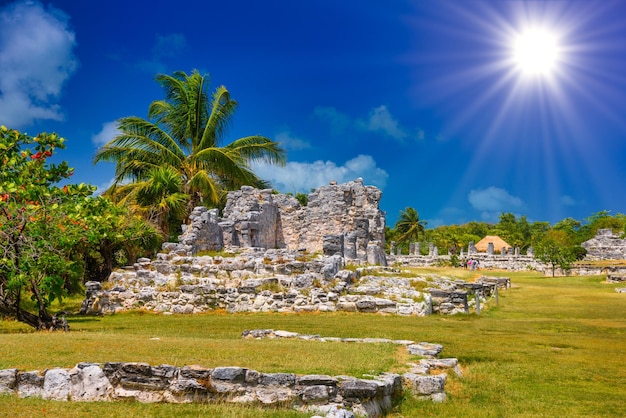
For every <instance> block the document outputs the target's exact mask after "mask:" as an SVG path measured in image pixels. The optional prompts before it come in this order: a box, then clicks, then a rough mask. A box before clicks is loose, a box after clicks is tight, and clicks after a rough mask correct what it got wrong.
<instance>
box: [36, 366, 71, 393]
mask: <svg viewBox="0 0 626 418" xmlns="http://www.w3.org/2000/svg"><path fill="white" fill-rule="evenodd" d="M70 387H71V384H70V374H69V371H68V370H67V369H52V370H48V371H47V372H46V375H45V376H44V382H43V393H42V398H44V399H52V400H55V401H67V400H68V397H69V395H70Z"/></svg>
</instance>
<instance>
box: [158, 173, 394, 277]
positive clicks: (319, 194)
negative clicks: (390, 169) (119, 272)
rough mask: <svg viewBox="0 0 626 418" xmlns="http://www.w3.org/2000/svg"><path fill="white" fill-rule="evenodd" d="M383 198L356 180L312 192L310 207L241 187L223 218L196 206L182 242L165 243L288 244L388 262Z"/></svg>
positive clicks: (183, 248)
mask: <svg viewBox="0 0 626 418" xmlns="http://www.w3.org/2000/svg"><path fill="white" fill-rule="evenodd" d="M381 196H382V192H381V191H380V189H378V188H376V187H374V186H364V185H363V181H362V180H361V179H357V180H355V181H351V182H348V183H344V184H335V183H334V182H333V183H331V184H330V185H328V186H322V187H320V188H319V189H317V190H315V191H314V192H313V193H311V194H310V195H309V197H308V205H307V206H301V205H300V203H299V202H298V201H297V200H296V199H295V198H294V197H292V196H288V195H282V194H273V193H272V191H271V190H269V189H268V190H259V189H255V188H253V187H250V186H243V187H241V189H240V190H237V191H232V192H228V195H227V202H226V206H225V208H224V211H223V217H222V218H218V216H217V212H216V211H214V210H213V211H208V210H207V209H206V208H202V207H198V208H195V209H194V211H193V212H192V214H191V215H190V224H189V225H184V226H183V233H182V235H181V236H180V237H179V242H180V244H167V246H168V248H169V249H170V250H172V251H175V252H178V253H181V254H188V255H191V254H197V253H198V252H200V251H204V250H220V249H222V248H225V247H226V248H228V247H233V246H234V247H242V248H264V249H274V248H284V249H288V250H291V251H297V250H305V251H308V252H310V253H322V252H326V253H327V254H328V255H332V254H339V255H342V256H344V257H346V258H348V259H360V260H368V261H369V262H370V263H374V264H382V265H385V263H386V260H385V256H384V251H383V248H384V245H385V213H384V212H382V211H381V210H380V209H379V202H380V198H381ZM328 237H335V238H334V240H335V241H334V242H335V243H333V244H332V250H329V248H331V247H328V248H326V249H325V239H327V238H328ZM331 241H332V238H331ZM331 253H332V254H331Z"/></svg>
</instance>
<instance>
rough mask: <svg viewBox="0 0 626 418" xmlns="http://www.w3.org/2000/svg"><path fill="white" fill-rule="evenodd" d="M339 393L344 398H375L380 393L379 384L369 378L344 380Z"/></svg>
mask: <svg viewBox="0 0 626 418" xmlns="http://www.w3.org/2000/svg"><path fill="white" fill-rule="evenodd" d="M339 394H340V395H341V396H343V397H344V398H362V399H368V398H373V397H375V396H376V395H377V394H378V385H377V384H376V383H374V382H372V381H369V380H362V379H349V380H344V381H343V382H341V383H340V384H339Z"/></svg>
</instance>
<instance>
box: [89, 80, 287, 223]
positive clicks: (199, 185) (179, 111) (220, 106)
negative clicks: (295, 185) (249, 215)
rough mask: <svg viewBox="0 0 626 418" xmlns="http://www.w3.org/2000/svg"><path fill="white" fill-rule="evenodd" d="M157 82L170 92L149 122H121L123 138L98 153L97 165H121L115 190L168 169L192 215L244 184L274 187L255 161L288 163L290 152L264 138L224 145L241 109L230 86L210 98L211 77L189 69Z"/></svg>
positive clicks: (154, 105)
mask: <svg viewBox="0 0 626 418" xmlns="http://www.w3.org/2000/svg"><path fill="white" fill-rule="evenodd" d="M156 80H157V82H158V83H159V84H161V86H162V87H163V89H164V90H165V99H163V100H157V101H154V102H152V104H151V105H150V108H149V110H148V120H146V119H143V118H140V117H137V116H130V117H124V118H121V119H119V120H118V128H119V130H120V131H121V134H119V135H118V136H116V137H115V138H113V140H111V141H110V142H109V143H108V144H106V145H105V146H104V147H102V148H100V149H99V150H98V151H97V152H96V156H95V158H94V161H95V162H96V163H97V162H100V161H109V162H115V163H116V168H115V181H114V184H113V186H112V187H113V190H115V187H117V186H119V185H123V184H125V183H136V182H145V181H148V179H149V178H150V175H151V174H150V173H152V174H154V173H155V172H154V171H153V170H154V169H155V168H157V167H167V168H169V169H171V170H173V171H174V172H176V173H177V174H178V176H179V177H180V180H181V189H180V191H179V192H180V193H182V194H184V195H187V196H188V204H187V208H186V214H187V216H188V214H189V213H190V212H191V209H193V208H194V207H195V206H197V205H199V204H200V203H202V204H204V205H207V206H216V205H218V204H219V203H220V201H221V200H222V199H223V197H224V195H225V192H226V191H228V190H234V189H238V188H239V187H241V186H242V185H250V186H254V187H262V188H266V187H269V184H268V183H267V182H265V181H263V180H262V179H260V178H259V177H257V176H256V174H255V173H254V172H253V171H252V169H251V168H250V163H251V162H253V161H259V160H261V161H265V162H267V163H270V164H279V165H284V164H285V160H286V157H285V151H284V150H283V149H282V148H281V147H280V145H279V144H278V143H277V142H273V141H271V140H270V139H268V138H265V137H263V136H259V135H254V136H247V137H244V138H239V139H236V140H234V141H233V142H231V143H229V144H227V145H223V142H224V137H225V135H226V133H227V130H228V126H229V125H230V122H231V120H232V117H233V115H234V112H235V110H236V109H237V102H236V101H235V100H233V99H232V98H231V97H230V94H229V92H228V90H227V89H226V88H225V87H224V86H220V87H218V88H217V89H215V91H214V92H213V94H212V96H211V97H210V98H209V95H208V93H207V88H208V76H205V75H201V74H200V73H199V72H198V71H197V70H193V71H192V73H191V74H190V75H188V74H186V73H185V72H183V71H177V72H175V73H174V74H173V75H171V76H170V75H164V74H159V75H157V77H156ZM122 190H124V188H122ZM147 196H150V194H147V195H146V197H147ZM155 203H156V201H155Z"/></svg>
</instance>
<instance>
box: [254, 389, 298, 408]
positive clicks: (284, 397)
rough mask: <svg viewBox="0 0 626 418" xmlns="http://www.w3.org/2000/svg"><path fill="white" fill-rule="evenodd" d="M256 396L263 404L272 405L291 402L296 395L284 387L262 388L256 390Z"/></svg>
mask: <svg viewBox="0 0 626 418" xmlns="http://www.w3.org/2000/svg"><path fill="white" fill-rule="evenodd" d="M255 395H256V397H257V399H258V400H259V401H261V403H264V404H266V405H271V404H275V403H285V402H291V401H292V400H293V399H294V397H295V395H294V393H293V391H292V390H291V389H288V388H284V387H279V388H276V387H266V386H265V387H263V386H260V387H258V388H257V389H256V390H255Z"/></svg>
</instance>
